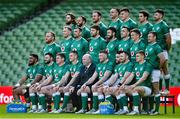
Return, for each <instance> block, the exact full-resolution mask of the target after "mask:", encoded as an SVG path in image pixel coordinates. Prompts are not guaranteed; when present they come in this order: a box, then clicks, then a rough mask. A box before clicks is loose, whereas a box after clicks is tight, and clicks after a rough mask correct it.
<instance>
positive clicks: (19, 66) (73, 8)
mask: <svg viewBox="0 0 180 119" xmlns="http://www.w3.org/2000/svg"><path fill="white" fill-rule="evenodd" d="M4 1H5V0H4ZM25 1H26V2H27V3H28V4H27V5H25V4H24V3H21V4H20V3H19V4H13V3H12V4H11V5H7V6H4V7H3V5H2V4H0V26H1V23H2V22H3V23H4V25H5V23H10V22H11V21H13V20H14V19H18V18H20V17H18V15H19V16H24V15H29V10H30V9H32V8H34V7H35V6H36V5H37V3H38V2H37V3H36V2H31V1H32V0H25ZM35 1H36V0H35ZM38 4H39V3H38ZM179 6H180V1H174V0H172V1H168V0H167V1H166V0H164V1H163V4H162V1H161V0H156V1H154V2H152V1H149V0H144V1H140V0H133V1H132V0H121V1H119V0H112V1H111V2H109V0H91V2H89V1H87V0H76V1H74V0H66V1H64V2H62V3H60V4H57V5H56V6H55V7H53V8H52V9H49V10H47V11H46V12H44V13H42V14H41V15H39V16H37V17H34V18H33V19H32V20H30V21H28V22H26V23H24V24H21V25H20V26H18V27H16V28H14V29H13V30H11V31H7V32H5V33H4V34H3V35H1V36H0V48H1V50H0V56H1V60H0V66H1V67H0V75H1V77H0V85H12V84H14V83H15V82H16V81H17V80H18V79H19V78H20V77H21V76H22V74H23V73H24V72H25V69H26V68H27V61H28V60H27V59H28V56H29V54H30V53H37V54H38V55H39V56H40V60H41V62H42V61H43V60H42V59H43V57H42V48H43V46H44V35H45V32H47V31H53V32H55V33H56V41H57V42H59V40H61V39H62V27H63V25H64V23H65V14H66V13H67V12H73V13H75V14H76V15H77V16H79V15H84V16H85V17H87V26H90V25H91V24H92V21H91V13H92V11H93V10H100V11H101V12H102V15H103V21H104V23H105V24H107V25H108V23H109V20H110V18H109V10H110V8H112V7H118V8H122V7H128V8H130V10H131V17H132V18H133V19H135V20H136V21H137V20H138V12H139V10H142V9H146V10H148V11H149V12H150V14H151V16H150V19H149V20H150V21H151V22H152V23H153V18H152V17H153V15H152V14H153V11H154V10H155V9H156V8H162V9H164V10H165V13H166V14H165V20H166V21H167V23H168V24H169V26H170V27H171V28H178V27H180V23H179V22H178V20H179V17H180V10H179V9H178V7H179ZM1 7H2V8H1ZM1 9H2V10H1ZM2 11H3V12H2ZM12 11H13V12H12ZM1 12H2V13H3V15H6V17H3V18H2V14H1ZM22 12H23V13H22ZM16 17H18V18H16ZM9 19H10V21H9ZM1 21H2V22H1ZM1 27H2V26H1ZM3 27H4V26H3ZM179 48H180V42H177V43H176V44H174V45H173V48H172V52H171V53H170V63H169V64H170V72H171V74H172V78H173V80H174V85H179V84H180V79H179V74H180V68H179V67H177V63H178V64H179V63H180V60H179V59H180V58H179V57H178V55H179V54H180V49H179Z"/></svg>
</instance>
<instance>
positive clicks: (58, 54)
mask: <svg viewBox="0 0 180 119" xmlns="http://www.w3.org/2000/svg"><path fill="white" fill-rule="evenodd" d="M56 56H60V57H61V58H64V61H65V60H66V56H65V54H64V53H57V54H56Z"/></svg>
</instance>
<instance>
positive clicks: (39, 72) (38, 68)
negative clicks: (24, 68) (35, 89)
mask: <svg viewBox="0 0 180 119" xmlns="http://www.w3.org/2000/svg"><path fill="white" fill-rule="evenodd" d="M37 74H40V75H43V67H42V66H38V67H37V73H36V75H37Z"/></svg>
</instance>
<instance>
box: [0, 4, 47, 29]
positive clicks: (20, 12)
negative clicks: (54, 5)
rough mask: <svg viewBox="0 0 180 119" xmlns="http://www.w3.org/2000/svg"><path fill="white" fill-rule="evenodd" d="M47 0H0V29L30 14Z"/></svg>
mask: <svg viewBox="0 0 180 119" xmlns="http://www.w3.org/2000/svg"><path fill="white" fill-rule="evenodd" d="M45 3H47V0H23V1H20V0H14V1H13V0H2V1H1V2H0V30H3V29H5V28H7V27H8V26H12V24H14V23H16V22H17V21H19V20H21V19H24V18H25V17H26V16H30V15H32V13H34V12H35V11H36V10H38V8H39V7H40V5H42V4H45Z"/></svg>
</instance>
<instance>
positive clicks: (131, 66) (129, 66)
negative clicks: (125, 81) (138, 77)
mask: <svg viewBox="0 0 180 119" xmlns="http://www.w3.org/2000/svg"><path fill="white" fill-rule="evenodd" d="M126 71H127V72H132V71H133V63H131V62H130V63H129V65H128V67H127V69H126Z"/></svg>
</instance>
